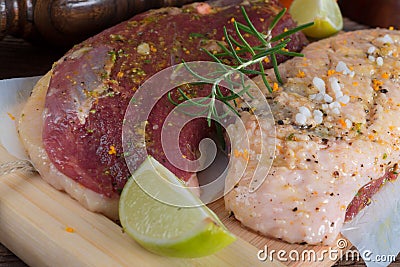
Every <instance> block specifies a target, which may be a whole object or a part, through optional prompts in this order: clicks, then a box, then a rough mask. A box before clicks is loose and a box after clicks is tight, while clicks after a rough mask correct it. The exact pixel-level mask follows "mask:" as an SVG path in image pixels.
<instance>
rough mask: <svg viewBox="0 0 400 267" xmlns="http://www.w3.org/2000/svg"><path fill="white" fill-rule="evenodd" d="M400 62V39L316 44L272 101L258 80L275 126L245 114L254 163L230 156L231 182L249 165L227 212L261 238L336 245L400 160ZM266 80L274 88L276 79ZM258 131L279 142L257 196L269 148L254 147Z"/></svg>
mask: <svg viewBox="0 0 400 267" xmlns="http://www.w3.org/2000/svg"><path fill="white" fill-rule="evenodd" d="M399 52H400V32H399V31H390V30H384V29H374V30H363V31H356V32H348V33H343V34H340V35H337V36H335V37H332V38H329V39H325V40H322V41H319V42H315V43H312V44H310V45H308V46H307V47H306V48H305V49H304V50H303V51H302V53H303V54H304V55H305V57H304V58H294V59H291V60H289V61H287V62H285V63H282V64H281V65H280V66H279V70H280V73H281V75H282V77H283V84H282V85H281V86H279V89H278V90H276V91H274V92H273V93H268V92H267V91H266V89H265V87H263V82H262V81H261V79H259V78H258V77H257V78H256V81H258V84H259V85H260V87H261V88H264V90H265V95H266V97H267V99H268V102H269V104H270V107H271V111H272V114H273V116H274V119H275V125H272V124H271V123H268V121H265V120H264V119H263V117H262V116H260V117H259V119H260V124H259V125H260V126H259V125H258V124H257V122H256V118H255V115H252V114H249V113H246V112H242V121H243V122H244V124H245V125H246V128H247V134H248V136H249V137H248V140H249V141H250V151H248V155H249V161H248V162H246V158H244V157H237V156H234V155H233V156H232V164H231V167H230V169H229V172H228V176H227V177H228V179H233V178H235V177H236V176H238V175H240V174H238V171H239V169H240V168H239V167H240V166H245V165H244V164H248V165H247V168H246V171H245V173H244V174H243V176H242V178H241V179H240V181H239V182H238V183H237V184H236V185H235V187H234V188H233V190H231V191H230V192H229V193H228V194H227V195H226V196H225V204H226V208H227V209H228V210H230V211H232V212H233V214H234V215H235V217H236V218H237V219H238V220H239V221H241V222H242V224H243V225H245V226H247V227H249V228H251V229H253V230H255V231H257V232H260V233H261V234H264V235H267V236H271V237H275V238H280V239H283V240H286V241H288V242H299V243H301V242H307V243H309V244H320V243H322V244H333V243H334V241H335V240H336V239H337V237H338V235H339V232H340V230H341V228H342V225H343V223H344V221H345V216H346V210H347V209H350V210H353V209H352V207H348V206H349V204H350V203H351V201H352V199H353V198H354V196H355V195H356V194H357V192H358V190H359V189H360V188H361V187H363V186H364V185H365V184H367V183H370V182H371V181H375V180H378V179H379V178H380V177H383V176H384V175H385V173H386V172H387V171H388V170H390V168H396V166H397V162H398V161H399V159H400V149H399V148H400V147H399V145H400V120H399V117H400V104H399V103H400V85H399V81H400V60H399ZM268 76H269V77H270V79H271V82H276V80H274V79H275V78H274V74H273V73H272V72H270V73H268ZM259 127H262V129H263V132H264V133H265V135H264V137H263V139H262V140H261V141H262V143H263V144H264V143H267V142H268V141H269V142H270V141H271V140H272V139H274V140H275V143H276V151H275V156H274V158H273V163H272V167H271V169H270V171H269V173H268V176H267V177H266V179H265V181H264V183H263V184H262V185H261V186H260V187H259V188H258V190H256V191H255V192H250V190H249V185H250V181H251V179H252V178H253V177H252V176H253V173H254V169H255V167H256V166H257V164H258V159H259V158H260V155H259V153H260V149H261V147H262V146H261V145H260V143H256V140H259V136H260V128H259ZM236 128H237V123H236V124H234V125H231V126H229V130H228V132H229V133H230V138H231V142H232V147H236V148H237V149H239V151H240V150H241V149H243V144H244V143H245V142H244V138H245V135H244V134H243V133H241V132H237V131H235V129H236ZM275 130H276V131H275ZM275 133H276V134H275ZM236 154H237V153H236ZM261 164H263V163H262V162H261ZM261 178H263V177H257V179H261ZM389 180H390V179H389ZM380 182H382V181H380ZM372 187H374V188H376V185H372ZM374 190H375V189H374ZM360 193H361V194H366V191H365V190H363V191H360ZM352 212H353V211H352Z"/></svg>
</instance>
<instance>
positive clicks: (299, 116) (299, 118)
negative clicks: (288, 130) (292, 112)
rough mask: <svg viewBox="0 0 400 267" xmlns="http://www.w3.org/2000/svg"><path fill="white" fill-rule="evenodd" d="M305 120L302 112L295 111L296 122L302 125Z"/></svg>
mask: <svg viewBox="0 0 400 267" xmlns="http://www.w3.org/2000/svg"><path fill="white" fill-rule="evenodd" d="M306 122H307V118H306V116H305V115H304V114H302V113H297V114H296V123H297V124H300V125H304V124H306Z"/></svg>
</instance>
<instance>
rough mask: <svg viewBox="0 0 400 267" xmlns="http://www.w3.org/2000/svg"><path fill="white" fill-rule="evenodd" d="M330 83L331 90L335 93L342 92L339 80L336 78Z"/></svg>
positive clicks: (332, 78) (330, 79) (331, 79)
mask: <svg viewBox="0 0 400 267" xmlns="http://www.w3.org/2000/svg"><path fill="white" fill-rule="evenodd" d="M329 82H330V83H331V88H332V90H333V91H334V92H337V91H341V90H342V88H341V87H340V84H339V80H338V79H337V78H336V77H331V78H329Z"/></svg>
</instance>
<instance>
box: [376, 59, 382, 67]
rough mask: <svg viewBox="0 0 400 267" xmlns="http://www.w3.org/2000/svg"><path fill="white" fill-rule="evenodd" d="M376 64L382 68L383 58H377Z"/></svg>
mask: <svg viewBox="0 0 400 267" xmlns="http://www.w3.org/2000/svg"><path fill="white" fill-rule="evenodd" d="M376 64H378V66H382V65H383V58H382V57H377V59H376Z"/></svg>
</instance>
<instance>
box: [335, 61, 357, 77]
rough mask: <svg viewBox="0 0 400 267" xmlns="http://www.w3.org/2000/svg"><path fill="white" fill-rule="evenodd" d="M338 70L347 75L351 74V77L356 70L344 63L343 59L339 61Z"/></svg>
mask: <svg viewBox="0 0 400 267" xmlns="http://www.w3.org/2000/svg"><path fill="white" fill-rule="evenodd" d="M336 71H337V72H341V73H343V74H345V75H346V74H348V75H350V77H353V76H354V74H355V72H354V71H351V70H350V69H349V68H348V67H347V65H346V63H344V62H343V61H339V62H338V64H337V66H336Z"/></svg>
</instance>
